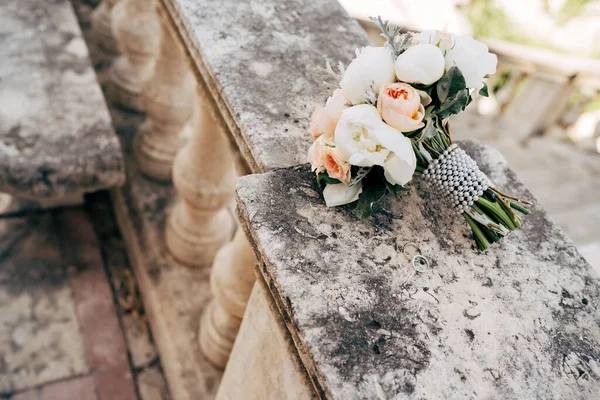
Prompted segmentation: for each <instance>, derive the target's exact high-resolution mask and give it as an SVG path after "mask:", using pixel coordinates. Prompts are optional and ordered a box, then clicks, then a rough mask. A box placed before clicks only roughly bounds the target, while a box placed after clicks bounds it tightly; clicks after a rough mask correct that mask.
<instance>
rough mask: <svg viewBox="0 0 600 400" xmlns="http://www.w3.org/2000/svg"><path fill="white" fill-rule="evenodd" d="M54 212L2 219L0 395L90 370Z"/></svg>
mask: <svg viewBox="0 0 600 400" xmlns="http://www.w3.org/2000/svg"><path fill="white" fill-rule="evenodd" d="M66 267H67V266H66V265H65V264H64V262H63V260H62V259H61V254H60V251H59V245H58V240H57V238H56V235H55V233H54V223H53V219H52V215H51V214H43V215H41V216H35V217H33V216H32V217H27V218H5V219H0V397H1V396H2V394H3V393H4V394H5V393H10V392H13V391H17V390H23V389H26V388H32V387H34V386H38V385H41V384H44V383H47V382H51V381H55V380H59V379H64V378H68V377H72V376H77V375H82V374H85V373H87V372H88V366H87V364H86V361H85V355H84V350H83V342H82V338H81V335H80V332H79V325H78V323H77V318H76V314H75V308H74V304H73V299H72V292H71V289H70V286H69V280H68V277H67V273H66Z"/></svg>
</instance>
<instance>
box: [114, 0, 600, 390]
mask: <svg viewBox="0 0 600 400" xmlns="http://www.w3.org/2000/svg"><path fill="white" fill-rule="evenodd" d="M157 5H158V13H157V12H156V11H155V10H154V6H153V1H142V0H121V2H120V3H118V5H117V6H115V7H113V14H112V15H113V19H112V22H113V27H114V28H113V30H114V32H115V33H116V35H115V36H116V38H117V41H118V43H119V48H120V49H121V53H122V54H123V55H122V56H121V58H118V59H116V61H115V62H114V64H113V70H114V71H115V72H114V73H113V74H112V76H113V87H116V88H118V92H116V93H117V95H115V96H111V98H112V99H113V100H114V101H115V102H116V103H117V104H120V105H122V106H125V107H127V108H130V109H134V110H142V109H144V108H145V109H146V111H147V116H146V118H147V119H146V122H145V123H144V124H143V125H141V127H140V128H139V130H138V133H137V139H136V142H135V146H133V149H132V150H128V153H127V154H126V164H127V165H126V166H127V172H128V183H127V185H126V186H125V187H123V188H121V189H120V190H118V191H115V207H116V211H117V215H118V218H119V222H120V225H121V227H122V229H123V231H124V234H125V236H126V238H127V242H128V248H129V254H130V257H131V259H132V263H133V266H134V269H135V271H136V275H138V279H139V281H140V289H141V291H142V294H143V298H144V301H145V302H146V308H147V309H148V312H149V318H150V322H151V324H152V328H153V333H154V337H155V338H156V341H157V345H158V348H159V351H160V352H161V359H162V361H163V363H164V367H165V373H166V375H167V379H168V380H169V386H170V388H171V392H172V395H173V397H174V398H176V399H197V398H211V397H213V396H215V395H217V397H218V398H222V399H239V398H286V397H287V398H311V397H327V398H388V397H393V396H395V395H396V396H401V397H402V396H405V397H409V396H410V395H414V394H415V393H416V394H419V393H421V394H423V395H424V396H429V397H436V396H443V395H444V394H445V395H451V394H454V393H460V394H461V395H465V396H477V397H486V395H490V396H492V397H494V396H496V397H502V396H507V397H511V396H513V395H514V394H515V393H517V390H521V389H522V390H523V391H524V393H531V391H532V390H536V388H539V390H546V392H545V393H548V391H549V390H556V393H566V392H567V391H572V390H576V389H577V390H579V392H577V393H582V396H583V395H586V394H587V393H592V390H594V389H597V388H598V376H597V375H598V374H597V369H596V368H597V364H594V363H597V362H600V361H598V360H599V355H598V354H597V351H595V350H589V349H594V348H597V346H598V343H599V340H600V338H599V337H598V336H599V334H598V330H597V328H596V329H594V327H593V322H594V320H596V321H597V320H598V308H597V307H596V306H595V303H594V302H593V301H592V299H594V298H596V297H597V296H598V295H599V294H600V293H599V288H598V284H597V282H595V281H594V280H592V278H591V277H590V271H589V266H588V265H587V264H586V263H585V261H584V260H583V259H582V258H581V257H580V256H579V255H578V254H577V252H576V250H575V249H574V247H573V246H572V244H571V243H570V241H569V240H568V239H567V238H566V237H565V236H564V234H562V232H561V231H560V230H559V229H558V228H556V226H555V225H554V224H553V223H552V222H550V221H549V220H548V219H547V216H546V214H545V213H544V211H543V210H542V209H541V208H539V207H537V206H536V209H535V210H534V213H533V216H532V217H531V218H530V219H528V220H527V223H526V224H525V226H526V227H527V228H525V229H523V230H519V231H517V232H516V233H515V234H513V235H511V237H509V238H508V239H506V240H505V241H503V242H502V243H500V244H499V245H497V246H495V247H494V248H493V249H492V250H490V252H488V254H486V255H481V254H479V253H477V251H476V250H474V249H472V248H471V241H470V240H469V239H466V238H465V237H466V235H467V234H468V232H467V227H466V225H465V224H464V221H462V219H461V218H458V217H456V216H454V215H452V214H450V213H447V212H446V213H443V212H442V211H443V210H442V208H441V207H442V206H441V205H435V204H434V205H433V208H432V211H431V212H427V213H426V212H424V211H422V208H423V204H422V203H423V199H422V198H420V197H419V195H417V193H416V192H414V191H413V192H412V193H411V195H410V196H409V197H407V198H402V199H394V200H390V201H388V202H387V203H386V204H384V205H383V207H382V208H381V209H379V211H378V212H377V213H376V215H375V216H374V217H373V218H372V219H371V220H368V221H357V220H355V219H353V218H352V217H350V216H349V214H348V213H347V212H346V211H344V210H343V209H335V210H332V209H327V208H325V207H324V204H323V201H322V199H320V198H319V195H318V193H317V191H316V189H315V187H314V179H313V177H312V176H311V174H310V173H308V171H306V168H304V167H298V166H300V165H302V164H304V163H305V154H306V151H307V149H308V147H309V146H310V144H311V139H310V137H309V135H308V134H307V130H308V123H309V119H310V115H311V113H312V110H313V108H314V105H315V103H317V102H318V101H321V100H322V99H323V96H322V95H323V92H324V90H323V85H322V80H323V77H322V74H321V73H320V72H319V71H318V70H317V69H316V66H318V65H324V62H325V60H329V61H331V62H337V61H343V62H347V61H349V60H350V59H351V58H352V56H353V54H354V49H355V48H356V47H359V46H362V45H366V44H367V43H368V40H367V37H366V35H365V33H364V32H363V31H362V30H361V28H360V27H359V25H358V24H357V23H356V21H354V20H352V19H351V18H350V17H349V16H348V15H347V14H346V13H345V12H344V11H343V10H342V9H341V7H340V5H339V4H338V3H337V1H335V0H326V1H322V2H319V3H318V4H315V3H314V2H311V1H309V0H296V1H284V2H281V1H276V0H265V1H262V2H260V4H258V3H254V2H239V1H237V0H223V1H220V2H206V1H202V2H198V1H192V0H159V1H158V3H157ZM128 7H129V8H128ZM124 15H127V16H128V17H127V18H125V17H124ZM134 17H135V18H134ZM128 20H131V21H134V20H135V21H139V23H131V22H130V25H131V27H130V28H128V29H126V26H127V23H126V22H127V21H128ZM161 24H162V45H161V50H160V54H159V55H158V59H157V61H156V66H155V59H156V54H157V52H158V38H159V37H160V36H161V35H159V34H158V31H159V26H161ZM142 32H145V34H142ZM149 32H150V33H149ZM176 42H179V44H180V45H181V46H178V45H177V43H176ZM123 71H126V72H125V73H122V72H123ZM150 71H151V72H150ZM175 71H176V72H175ZM122 76H126V77H130V78H131V77H135V79H132V80H127V79H121V78H120V77H122ZM192 76H194V77H195V79H192ZM115 77H116V78H115ZM134 81H135V84H131V82H134ZM124 82H127V83H126V84H124ZM190 87H191V88H193V89H194V90H190ZM165 99H167V100H165ZM142 105H145V107H142ZM192 108H193V110H194V112H193V114H194V115H193V118H192V119H191V121H192V122H191V123H189V119H188V118H190V113H192V112H191V111H190V110H191V109H192ZM186 125H187V126H190V129H189V139H188V140H187V143H186V144H185V145H184V146H183V147H182V148H181V149H179V151H178V153H177V156H176V157H174V158H173V154H174V153H175V152H176V151H177V149H178V147H179V143H180V137H181V131H182V130H183V129H184V127H185V126H186ZM126 147H127V146H126ZM129 147H132V146H128V147H127V148H129ZM470 149H471V150H472V151H473V152H475V153H476V154H475V155H476V156H478V159H479V161H481V162H482V163H483V164H484V167H485V168H484V169H487V171H488V172H490V174H491V175H492V179H493V180H496V183H497V184H498V185H499V186H500V187H503V186H504V185H509V186H511V188H516V190H517V192H519V191H520V192H521V193H524V194H528V193H527V192H526V190H525V189H524V188H523V186H522V185H521V184H520V183H519V182H518V180H516V178H515V177H514V174H512V173H511V172H510V171H509V170H508V168H507V166H506V165H505V163H503V161H502V159H501V157H498V155H497V154H496V153H494V152H491V151H489V150H486V149H482V148H480V147H478V146H476V145H471V147H470ZM173 159H174V161H172V160H173ZM171 164H172V165H171ZM169 171H172V180H173V186H169V185H168V184H167V185H165V184H164V181H168V178H169ZM249 173H254V174H257V175H249V176H247V177H244V178H241V179H240V180H239V187H238V216H239V217H238V222H239V223H240V225H241V228H242V229H240V228H236V227H235V224H234V222H235V221H234V219H233V218H232V215H231V212H230V210H229V208H228V206H229V202H230V200H231V199H232V198H233V195H234V183H235V180H236V177H237V175H246V174H249ZM265 173H266V174H265ZM158 181H163V182H158ZM419 185H422V184H421V183H418V184H417V186H418V187H421V186H419ZM286 204H287V205H286ZM434 220H435V221H434ZM440 221H443V224H444V226H447V227H448V228H447V235H443V234H442V233H440V232H439V229H438V230H437V231H436V232H433V231H432V230H431V229H430V227H429V226H431V225H432V224H433V226H440V225H441V223H440ZM527 235H530V236H531V237H530V238H527V237H526V236H527ZM247 238H250V241H248V239H247ZM409 241H410V242H416V243H417V244H418V245H419V247H420V248H421V250H422V251H424V252H425V253H426V255H427V256H428V257H430V259H431V260H432V270H431V271H429V272H428V273H427V274H415V272H414V271H411V270H407V265H408V264H407V263H406V261H405V260H404V261H403V258H402V254H401V248H402V244H403V243H406V242H409ZM257 256H258V257H257ZM561 264H562V265H564V266H568V267H567V268H564V269H559V266H560V265H561ZM255 273H256V274H257V275H258V277H259V280H258V283H257V284H256V283H255ZM209 275H210V287H209V284H208V282H209V278H208V276H209ZM527 279H529V280H527ZM490 282H491V283H490ZM515 282H516V283H515ZM561 289H564V290H565V292H566V293H568V295H563V291H562V290H561ZM536 296H537V297H538V299H539V301H536V300H534V299H535V298H536ZM579 297H581V299H579ZM249 298H250V303H249V304H250V307H249V308H247V304H248V301H249ZM561 299H562V300H561ZM565 299H568V300H565ZM575 299H577V300H575ZM583 299H585V302H586V304H583ZM561 301H562V302H563V303H564V304H567V303H565V302H568V304H569V305H570V306H569V307H563V306H562V305H561V304H563V303H560V302H561ZM577 301H579V303H577ZM536 313H539V314H540V316H539V317H536ZM561 313H562V314H561ZM494 321H498V323H497V324H495V322H494ZM573 321H575V323H573ZM565 322H568V324H566V323H565ZM545 324H548V328H547V329H546V328H545V327H544V325H545ZM198 327H199V329H198ZM509 328H510V329H509ZM486 329H489V330H486ZM238 330H239V331H240V332H241V333H240V336H239V337H238ZM584 331H585V332H584ZM487 332H490V333H489V335H488V334H487ZM492 332H493V333H494V334H493V335H492ZM554 333H558V334H559V337H553V336H552V335H553V334H554ZM578 333H582V334H585V335H584V336H582V337H584V339H577V338H578V336H577V334H578ZM486 335H487V336H489V338H488V337H487V336H486ZM519 335H521V336H519ZM560 335H562V336H560ZM236 337H237V339H236ZM515 337H519V339H516V338H515ZM517 340H521V341H520V342H518V343H517ZM528 346H529V347H528ZM505 347H506V349H507V351H506V355H505V356H504V355H503V352H501V351H500V350H504V348H505ZM232 349H233V354H232V358H231V359H229V354H230V352H231V351H232ZM584 350H585V351H587V353H585V354H584ZM561 354H562V355H564V357H565V358H564V359H567V361H568V362H567V364H565V362H564V359H562V360H563V361H560V360H561V359H560V356H561ZM228 360H229V363H228ZM557 360H558V361H557ZM565 365H567V366H568V368H569V369H566V368H567V367H565ZM225 366H227V368H226V369H225V372H224V375H223V383H222V384H221V385H220V389H219V380H220V377H221V373H222V370H223V368H224V367H225ZM282 366H283V367H282ZM578 368H579V369H581V370H582V371H584V373H585V374H587V375H586V378H585V379H586V382H585V385H581V386H580V387H579V388H578V387H577V383H576V380H573V379H574V378H573V377H574V375H572V371H578V370H579V369H578ZM511 369H512V370H511ZM532 370H533V371H535V373H532V372H531V371H532ZM569 371H571V372H569ZM519 374H524V376H523V377H519ZM570 374H571V375H570ZM581 376H583V374H582V375H580V377H581ZM440 377H442V380H441V383H440ZM548 379H553V380H555V383H554V384H553V386H548V387H545V388H544V387H542V383H540V382H544V380H548ZM432 382H433V383H435V384H432ZM437 383H440V385H441V386H439V385H438V386H436V384H437ZM437 387H439V388H440V391H439V392H437V391H436V390H437V389H436V388H437ZM217 390H218V393H217ZM455 390H456V391H455ZM440 393H442V395H440ZM513 397H514V396H513Z"/></svg>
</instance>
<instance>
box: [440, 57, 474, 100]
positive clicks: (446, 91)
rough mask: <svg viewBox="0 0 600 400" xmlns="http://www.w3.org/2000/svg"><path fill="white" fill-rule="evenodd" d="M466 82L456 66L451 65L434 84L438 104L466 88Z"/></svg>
mask: <svg viewBox="0 0 600 400" xmlns="http://www.w3.org/2000/svg"><path fill="white" fill-rule="evenodd" d="M466 87H467V83H466V82H465V78H464V76H463V74H462V72H460V69H458V67H456V66H454V67H451V68H450V69H449V70H448V71H446V73H445V74H444V76H442V77H441V78H440V80H439V81H438V82H437V84H436V93H437V97H438V100H439V101H440V104H444V103H445V102H446V100H448V99H450V98H453V97H455V96H456V95H457V94H458V93H460V92H461V91H462V90H464V89H466Z"/></svg>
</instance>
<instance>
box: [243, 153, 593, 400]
mask: <svg viewBox="0 0 600 400" xmlns="http://www.w3.org/2000/svg"><path fill="white" fill-rule="evenodd" d="M463 147H464V148H465V150H466V151H468V152H469V153H470V154H471V155H472V156H473V157H474V158H475V159H476V160H477V161H478V162H479V164H480V167H481V169H482V170H483V171H484V172H486V173H487V174H488V176H490V178H491V179H492V181H494V182H495V184H496V185H497V186H498V187H499V188H500V189H501V190H502V189H507V190H510V192H511V193H514V194H516V195H518V196H522V197H525V198H529V199H531V198H532V196H531V194H530V193H529V192H528V191H527V190H526V188H525V187H524V186H523V184H522V183H521V182H520V181H519V180H518V179H517V178H516V176H515V174H514V173H513V172H512V171H511V170H510V169H508V167H507V164H506V162H505V161H504V159H503V158H502V156H501V155H500V154H499V153H498V152H496V151H495V150H493V149H491V148H489V147H484V146H482V145H479V144H477V143H474V142H464V143H463ZM413 186H415V187H416V188H417V189H419V191H418V192H417V191H416V190H414V189H413V190H411V191H410V192H409V193H408V194H407V195H405V196H404V197H402V198H395V199H387V200H385V201H384V202H383V203H382V204H381V205H380V206H379V207H378V210H377V212H376V213H375V214H374V216H373V217H372V218H371V219H369V220H366V221H361V220H357V219H355V218H354V217H353V216H352V215H351V214H350V212H349V211H348V210H346V209H344V208H337V209H328V208H326V207H325V206H324V203H323V200H322V197H321V195H320V194H319V192H318V191H317V188H316V184H315V182H314V177H313V175H312V174H311V173H310V172H309V171H308V168H306V167H300V168H296V169H286V170H280V171H276V172H271V173H267V174H264V175H251V176H246V177H243V178H240V181H239V184H238V191H237V192H238V207H239V214H240V216H241V218H240V219H241V220H242V224H243V225H244V228H245V230H246V233H247V235H248V236H249V238H250V239H251V241H252V242H253V243H254V246H255V249H257V256H258V257H259V258H260V260H261V262H262V263H263V264H264V268H263V269H262V271H261V272H262V274H263V277H264V279H265V280H266V282H267V283H268V285H269V288H270V290H271V292H272V294H273V297H274V299H275V300H276V301H277V303H278V306H279V308H280V312H281V314H282V318H283V319H284V321H285V322H286V324H287V326H288V328H289V330H290V332H291V334H292V336H293V339H294V341H295V344H296V347H297V348H298V350H299V353H300V356H301V358H302V360H303V363H304V365H305V367H306V369H307V371H308V372H309V375H310V376H311V379H312V381H313V384H314V385H315V386H316V387H317V388H319V390H320V391H321V390H322V392H323V393H324V395H325V396H326V397H328V398H380V397H381V396H382V395H383V396H385V397H387V398H392V397H393V398H409V397H410V398H450V397H456V396H458V397H469V398H470V397H472V396H475V397H477V398H538V397H542V398H563V397H564V398H567V397H569V398H573V397H575V398H590V399H591V398H594V396H595V394H597V393H598V391H599V390H600V370H599V366H600V328H599V327H598V322H599V321H600V309H599V307H598V304H599V302H600V283H599V281H598V279H597V276H595V275H594V272H593V270H592V269H591V267H590V266H589V264H587V262H586V261H585V260H584V259H583V258H582V257H581V256H580V255H579V253H578V252H577V250H576V248H575V247H574V245H573V243H572V242H571V240H570V239H569V238H568V237H566V235H565V234H564V233H563V232H562V231H561V230H560V228H558V227H557V225H556V224H555V223H554V222H552V220H551V219H549V217H548V215H547V214H546V212H545V211H544V210H543V209H542V208H541V207H540V206H539V205H538V204H537V203H536V204H534V205H533V206H532V207H531V211H532V212H531V214H530V215H529V216H527V217H525V219H524V225H523V227H522V228H521V229H519V230H517V231H516V232H514V233H512V234H511V235H509V236H508V237H507V238H504V239H503V240H502V241H501V242H499V243H497V244H495V245H494V246H492V248H491V249H489V250H488V251H487V252H486V253H485V254H480V253H479V252H478V251H477V250H475V248H474V244H473V241H472V239H471V238H470V232H469V230H468V227H467V225H466V223H465V221H464V220H463V218H462V217H460V216H457V215H456V214H453V213H451V212H448V210H447V209H446V208H445V206H444V205H443V204H441V203H440V202H439V201H438V200H437V199H433V198H432V197H431V194H430V192H429V190H428V188H427V184H426V183H425V182H423V181H421V180H419V179H415V182H414V184H413ZM425 203H427V204H425ZM407 242H412V243H416V244H417V245H418V246H419V247H420V248H421V249H422V252H423V254H424V255H425V256H426V257H427V258H428V259H429V260H430V262H431V265H432V267H431V268H430V269H429V270H428V272H426V273H422V274H416V275H414V272H413V270H412V268H411V267H410V265H409V263H408V261H407V260H406V259H405V258H404V256H403V255H402V254H401V250H402V247H403V245H404V244H406V243H407Z"/></svg>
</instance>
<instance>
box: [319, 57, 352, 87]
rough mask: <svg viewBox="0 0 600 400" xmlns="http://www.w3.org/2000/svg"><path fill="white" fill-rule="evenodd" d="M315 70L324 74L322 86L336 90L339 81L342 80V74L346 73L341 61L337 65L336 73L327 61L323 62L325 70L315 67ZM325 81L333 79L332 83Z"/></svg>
mask: <svg viewBox="0 0 600 400" xmlns="http://www.w3.org/2000/svg"><path fill="white" fill-rule="evenodd" d="M317 69H318V70H320V71H322V72H324V73H325V79H326V80H324V81H323V84H324V85H325V86H326V87H327V88H337V87H339V86H340V81H341V80H342V78H343V77H344V73H345V72H346V66H345V65H344V63H343V62H341V61H340V62H339V63H338V65H337V71H335V70H334V69H333V67H332V66H331V64H330V63H329V61H326V62H325V68H323V67H317ZM327 79H333V80H334V82H328V81H327Z"/></svg>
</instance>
